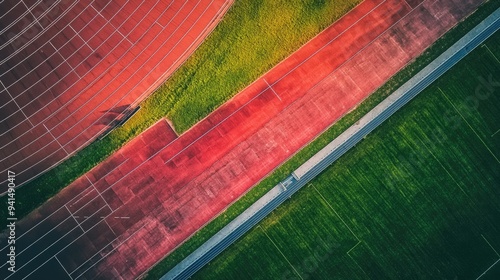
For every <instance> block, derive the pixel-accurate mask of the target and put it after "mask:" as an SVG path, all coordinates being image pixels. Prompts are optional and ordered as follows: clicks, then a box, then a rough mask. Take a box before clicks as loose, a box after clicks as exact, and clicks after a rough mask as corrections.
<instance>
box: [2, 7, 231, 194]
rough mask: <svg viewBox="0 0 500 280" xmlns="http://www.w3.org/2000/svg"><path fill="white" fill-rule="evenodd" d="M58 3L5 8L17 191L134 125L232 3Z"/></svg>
mask: <svg viewBox="0 0 500 280" xmlns="http://www.w3.org/2000/svg"><path fill="white" fill-rule="evenodd" d="M55 2H56V1H54V0H45V1H38V2H37V1H34V0H32V1H3V2H2V3H0V11H2V13H3V14H2V16H1V17H0V28H1V30H0V34H1V35H0V40H1V41H0V44H1V46H0V61H1V63H0V64H1V65H2V66H1V70H0V81H1V83H0V100H1V101H2V102H1V104H0V173H5V172H6V170H12V171H14V172H16V173H17V175H18V176H17V178H16V179H17V183H18V185H20V184H22V183H24V182H26V181H28V180H30V179H32V178H33V177H35V176H37V175H39V174H41V173H43V172H44V171H46V170H48V169H50V168H51V167H53V166H55V165H57V164H58V163H59V162H60V161H61V160H63V159H65V158H67V157H68V156H69V155H71V154H72V153H74V152H75V151H78V150H79V149H81V148H82V147H84V146H86V145H87V144H89V142H90V141H92V140H94V139H95V138H96V137H97V136H98V135H100V134H102V133H103V132H105V131H106V130H107V129H109V128H110V127H112V126H113V125H115V124H116V122H117V121H119V120H121V119H123V118H125V116H126V115H127V113H129V112H130V111H131V109H132V108H134V107H135V106H136V105H137V104H138V102H140V101H141V100H142V99H144V97H146V96H147V95H149V94H150V93H151V92H152V91H153V90H154V89H155V88H156V87H157V86H159V84H160V83H161V82H163V81H164V80H165V79H166V78H167V77H168V76H169V75H170V74H172V72H173V71H174V70H175V69H176V68H177V67H178V66H179V65H180V64H182V63H183V62H184V61H185V59H186V58H187V57H188V56H189V55H190V54H191V53H192V52H193V51H194V50H195V49H196V47H197V46H198V45H199V44H200V43H201V42H202V40H203V39H204V38H205V37H206V36H207V35H208V33H209V32H210V31H211V30H212V29H213V28H214V27H215V25H216V24H217V23H218V22H219V20H220V18H221V16H222V15H223V14H224V13H225V11H226V10H227V9H228V8H229V6H230V4H231V3H232V2H233V1H232V0H193V1H187V0H170V1H160V0H154V1H125V0H120V1H90V0H87V1H68V0H66V1H64V0H63V1H60V3H59V4H56V3H55ZM35 17H36V18H37V19H35ZM0 183H1V185H0V193H3V192H4V191H5V190H6V181H5V178H2V179H0Z"/></svg>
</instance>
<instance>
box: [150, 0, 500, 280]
mask: <svg viewBox="0 0 500 280" xmlns="http://www.w3.org/2000/svg"><path fill="white" fill-rule="evenodd" d="M498 7H500V2H498V1H489V2H487V3H485V4H484V5H482V6H481V7H480V8H479V9H478V10H477V11H476V12H475V13H474V14H473V15H471V16H470V17H469V18H468V19H466V20H465V21H463V22H461V23H460V24H459V25H458V26H457V27H455V28H453V29H452V30H450V31H449V32H448V33H447V34H445V35H444V36H443V37H442V38H440V39H439V40H438V41H436V43H435V44H434V45H433V46H432V47H430V48H429V49H428V50H427V51H425V52H424V54H422V55H421V56H420V57H419V58H417V59H416V60H415V61H414V62H413V63H411V64H409V65H408V66H407V67H406V68H404V69H403V70H401V71H400V72H399V73H397V74H396V75H395V76H394V77H392V78H391V79H390V80H389V81H388V82H387V83H386V84H385V85H384V86H382V87H381V88H379V89H378V90H377V91H376V92H375V93H374V94H372V95H371V96H370V97H369V98H367V99H366V100H365V101H364V102H363V103H362V104H360V105H359V106H358V107H357V108H356V109H355V110H353V111H352V112H350V113H349V114H347V115H346V116H344V117H343V118H342V119H341V120H339V121H338V122H337V123H336V124H335V125H334V126H332V127H331V128H329V129H328V130H327V131H325V133H323V134H322V135H321V136H319V137H318V138H317V139H316V140H314V141H313V142H312V143H311V144H309V145H308V146H307V147H305V148H304V149H303V150H301V151H300V152H299V153H297V155H295V156H294V157H293V158H292V159H290V160H289V161H288V162H286V163H285V164H283V165H282V166H281V167H279V168H278V169H277V170H275V171H274V172H273V173H272V174H271V175H270V176H268V177H267V178H265V179H264V180H263V181H262V182H260V183H259V184H258V185H257V186H255V187H254V188H253V189H252V190H251V191H250V192H249V193H248V194H246V195H245V196H244V197H242V198H241V199H240V200H238V201H237V202H235V203H234V204H233V205H232V206H230V207H229V208H228V210H226V211H225V212H224V213H222V214H221V215H220V216H218V217H217V218H216V219H214V220H213V221H212V222H211V223H209V224H208V225H207V226H205V227H204V228H203V229H201V230H200V231H199V232H197V233H196V234H195V235H194V236H193V237H192V238H191V239H189V240H188V241H187V242H185V243H184V244H183V245H181V246H180V247H179V248H178V249H177V250H175V251H174V252H173V253H172V254H170V255H169V256H168V257H167V258H165V259H164V260H163V261H161V262H160V263H159V264H158V265H157V266H156V267H154V268H153V269H152V270H151V271H150V272H149V274H148V277H146V278H147V279H156V278H158V277H160V276H162V275H163V274H164V273H166V272H167V271H168V270H169V269H171V268H172V267H173V266H175V264H177V263H178V262H179V261H181V260H182V259H183V258H185V257H186V256H187V255H189V254H190V253H191V252H192V251H194V250H195V249H196V248H198V247H199V246H200V245H201V244H203V243H204V242H205V241H206V240H208V239H209V238H210V237H211V236H212V235H214V234H215V233H216V232H217V231H219V230H220V229H221V228H222V227H224V226H225V225H226V224H227V223H228V222H230V221H231V220H232V219H234V218H235V217H236V216H237V215H239V214H240V213H241V212H242V211H244V210H245V209H246V208H247V207H248V206H250V205H251V204H252V203H253V202H254V201H256V200H257V199H258V198H259V197H261V196H262V195H263V194H265V193H266V192H267V191H268V190H269V189H270V188H272V187H273V186H275V185H276V184H277V183H278V182H279V181H280V180H282V179H283V178H285V177H286V176H287V175H288V174H290V172H292V171H293V170H294V169H296V168H297V167H298V166H300V164H302V163H303V162H304V161H305V160H307V159H308V158H309V157H311V156H312V155H313V154H315V153H316V152H317V151H319V150H320V149H321V148H322V147H324V146H325V145H326V144H328V143H329V142H330V141H331V140H332V139H334V138H335V137H336V136H338V135H339V134H340V133H342V132H343V131H344V130H345V129H347V128H348V127H349V126H351V125H352V124H354V123H355V122H356V121H357V120H358V119H359V118H360V117H362V116H363V115H364V114H366V113H367V112H368V111H369V110H371V109H372V108H373V107H375V106H376V105H377V104H378V103H380V102H381V101H382V100H383V99H384V98H386V97H387V96H388V95H389V94H391V93H392V92H393V91H394V90H395V89H397V88H398V87H399V86H401V85H402V84H403V83H405V82H406V81H407V80H408V79H409V78H410V77H412V76H413V75H415V74H416V73H417V72H418V71H420V70H421V69H422V68H423V67H425V66H426V65H427V64H428V63H429V62H431V61H432V60H433V59H435V58H436V57H437V56H439V55H440V54H441V53H442V52H443V51H444V50H446V49H447V48H449V47H450V46H451V45H452V44H453V43H455V42H456V41H457V40H458V39H459V38H461V37H462V36H463V35H465V34H466V33H467V32H468V31H469V30H471V29H472V28H473V27H474V26H476V25H477V24H478V23H479V22H481V21H482V20H483V19H484V18H486V17H487V16H488V15H490V14H491V13H492V12H493V11H494V10H495V9H497V8H498ZM490 48H491V46H490ZM497 135H500V133H498V134H497Z"/></svg>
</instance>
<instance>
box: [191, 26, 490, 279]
mask: <svg viewBox="0 0 500 280" xmlns="http://www.w3.org/2000/svg"><path fill="white" fill-rule="evenodd" d="M496 57H500V33H496V34H494V35H493V37H492V38H490V39H489V40H488V41H487V42H486V43H485V44H484V45H483V46H481V47H479V48H477V49H476V50H474V51H473V52H472V53H471V54H470V55H468V56H467V57H466V58H464V59H463V60H462V61H461V62H459V63H458V64H457V65H456V66H455V67H454V68H452V69H451V70H450V71H449V72H448V73H446V74H445V75H443V76H442V77H441V78H440V79H439V80H438V81H436V82H435V83H434V84H432V85H431V86H430V87H429V88H428V89H426V90H425V91H423V92H422V93H421V94H420V95H419V96H417V97H416V98H415V99H414V100H413V101H411V102H410V103H409V104H408V105H407V106H405V107H404V108H403V109H401V110H400V111H399V112H398V113H396V114H395V115H394V116H392V117H391V118H390V119H389V120H388V121H387V122H386V123H384V124H383V125H381V126H380V127H379V128H378V129H376V130H375V131H374V132H373V133H372V134H370V135H369V136H368V137H366V139H365V140H363V141H362V142H361V143H359V144H358V145H357V146H356V147H355V148H353V149H352V150H351V151H349V152H348V153H346V154H345V155H344V156H343V157H342V158H340V159H339V160H338V161H337V162H336V163H334V164H333V165H332V166H331V167H329V168H328V169H327V170H325V172H323V173H322V174H321V175H320V176H318V177H317V178H316V179H314V180H313V181H312V182H311V184H309V185H308V186H306V187H305V188H304V189H302V190H301V191H299V193H297V195H296V196H294V197H292V199H291V200H289V201H287V202H286V203H285V204H283V205H282V206H281V207H280V208H278V209H277V210H276V211H275V212H274V213H272V215H270V216H269V217H267V218H266V219H265V220H264V221H263V222H261V223H260V225H258V226H257V227H256V228H254V229H253V230H252V231H251V232H249V233H248V234H246V235H245V236H244V237H243V238H242V239H241V240H239V241H238V242H236V243H235V244H234V245H232V246H231V247H230V248H229V249H228V250H227V251H225V252H223V253H222V254H221V255H220V256H219V257H218V258H216V259H215V260H214V261H212V262H211V263H210V265H208V266H206V267H205V268H203V269H202V270H201V271H200V272H199V273H198V274H196V275H195V277H194V279H234V277H235V276H238V279H307V278H311V279H476V278H478V277H479V276H480V275H482V274H483V273H485V272H486V273H485V274H484V276H483V277H484V279H498V276H500V275H499V274H498V273H499V269H498V266H500V264H498V262H497V261H498V260H499V259H500V223H499V221H500V189H499V188H498V186H500V161H499V158H500V141H499V139H500V133H498V130H499V129H500V125H499V123H498V116H499V114H500V109H499V108H500V95H499V93H500V62H499V61H498V60H497V59H496ZM324 240H333V241H331V245H330V246H329V247H328V245H326V244H325V242H324ZM269 242H272V243H271V244H269ZM270 255H272V257H269V258H266V257H264V256H270ZM257 256H263V257H261V258H259V257H257ZM496 262H497V265H495V266H493V267H492V268H491V269H489V268H490V267H491V266H492V265H493V264H495V263H496ZM488 269H489V270H488ZM495 274H496V275H495Z"/></svg>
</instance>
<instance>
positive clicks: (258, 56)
mask: <svg viewBox="0 0 500 280" xmlns="http://www.w3.org/2000/svg"><path fill="white" fill-rule="evenodd" d="M359 2H361V0H328V1H324V0H304V1H287V0H273V1H267V0H236V1H235V3H234V4H233V6H232V7H231V9H230V10H229V11H228V13H227V14H226V15H225V17H224V19H223V20H222V21H221V22H220V23H219V25H218V26H217V27H216V28H215V30H214V31H213V32H212V34H210V36H209V37H208V38H207V39H206V40H205V42H204V43H203V44H202V45H201V46H200V47H199V49H198V50H196V52H195V53H194V54H193V55H192V56H191V57H190V58H189V59H188V60H187V61H186V62H185V63H184V65H182V66H181V67H180V68H179V69H178V71H177V72H175V73H174V74H173V75H172V76H171V77H170V78H169V80H168V81H167V82H166V83H165V84H164V85H162V86H161V87H160V88H159V89H158V90H157V91H155V92H154V93H153V94H152V95H151V96H150V97H149V98H147V99H146V100H145V101H144V102H143V103H142V104H141V110H139V112H138V113H137V114H136V115H134V116H133V117H132V118H131V119H130V120H129V121H128V122H127V123H126V124H125V125H124V126H123V127H120V128H118V129H116V130H115V131H113V132H112V133H111V134H109V135H108V136H107V137H105V138H104V139H103V140H101V141H98V142H94V143H92V144H90V145H89V146H88V147H86V148H85V149H83V150H82V151H80V152H79V153H77V154H76V155H75V156H73V157H71V158H70V159H68V160H66V161H65V162H63V163H62V164H60V165H59V166H57V167H56V168H54V169H52V170H51V171H49V172H47V173H45V174H44V175H42V176H40V177H39V178H37V179H35V180H34V181H32V182H30V183H28V184H26V185H25V186H23V187H21V188H20V189H19V190H18V191H17V193H16V215H17V218H18V219H20V218H22V217H24V216H25V215H27V214H28V213H29V212H31V211H33V210H34V209H35V208H36V207H38V206H40V205H41V204H42V203H44V202H45V201H46V200H47V199H49V198H51V197H52V196H54V195H55V194H56V193H57V192H59V191H60V190H61V189H62V188H64V187H65V186H67V185H68V184H70V183H71V182H72V181H73V180H75V179H76V178H78V177H79V176H81V175H83V174H84V173H85V172H87V171H88V170H90V169H91V168H92V167H94V166H96V165H97V164H98V163H99V162H101V161H103V160H104V159H105V158H106V157H108V156H109V155H111V153H113V152H114V151H116V150H117V149H118V148H120V147H121V146H122V145H124V144H125V143H126V142H127V141H129V140H130V139H132V138H133V137H134V136H136V135H138V134H139V133H141V132H142V131H144V130H145V129H147V128H148V127H149V126H151V125H152V124H154V123H155V122H156V121H158V120H159V119H161V118H163V117H165V116H166V117H167V118H169V119H170V120H172V122H173V124H174V126H175V128H176V130H177V132H179V133H182V132H183V131H186V130H187V129H189V128H190V127H191V126H193V125H194V124H195V123H196V122H197V121H199V120H200V119H202V118H204V117H205V116H207V115H208V114H209V113H210V112H212V111H213V110H214V109H215V108H217V107H218V106H220V105H221V104H223V103H224V102H225V101H226V100H228V99H230V98H231V97H232V96H234V95H235V94H236V93H238V92H239V91H240V90H241V89H243V88H244V87H245V86H247V85H249V84H250V83H251V82H253V81H254V80H255V79H257V78H258V77H259V76H261V75H262V74H263V73H265V72H266V71H268V70H269V69H271V68H272V67H273V66H274V65H276V64H277V63H278V62H280V61H281V60H283V59H284V58H285V57H286V56H288V55H290V54H291V53H293V52H294V51H295V50H296V49H298V48H299V47H300V46H302V45H303V44H304V43H305V42H306V41H307V40H309V39H311V38H312V37H313V36H315V35H316V34H317V33H319V32H320V31H321V30H323V29H325V28H326V27H327V26H328V25H330V24H331V23H332V22H333V21H335V20H336V19H338V18H340V17H341V16H342V15H344V14H345V13H346V12H347V11H349V10H350V9H352V8H353V7H354V6H355V5H356V4H357V3H359ZM14 171H15V170H14ZM0 202H1V203H0V204H1V205H4V207H0V216H2V217H6V216H7V213H6V211H7V206H6V203H7V198H6V197H3V198H1V199H0ZM5 227H6V221H5V219H2V221H1V227H0V228H2V229H5Z"/></svg>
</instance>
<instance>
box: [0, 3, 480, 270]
mask: <svg viewBox="0 0 500 280" xmlns="http://www.w3.org/2000/svg"><path fill="white" fill-rule="evenodd" d="M480 3H481V1H479V0H469V1H466V2H464V1H459V0H454V1H449V0H437V1H433V0H431V1H424V2H423V3H422V4H421V5H414V7H415V8H411V7H412V6H410V5H408V3H407V2H405V1H404V0H388V1H382V0H367V1H365V2H363V3H362V4H360V5H359V6H358V7H357V8H355V9H354V10H353V11H351V12H350V13H349V14H348V15H347V16H345V17H344V18H342V19H341V20H339V21H338V22H337V23H335V24H334V25H332V26H331V27H329V28H327V29H326V30H325V31H324V32H322V33H321V34H319V35H318V36H317V37H315V38H314V39H313V40H312V41H310V42H309V43H307V44H306V45H305V46H304V47H302V48H301V49H299V50H298V51H297V52H295V53H294V54H293V55H291V56H290V57H289V58H287V59H286V60H285V61H283V62H282V63H280V64H279V65H277V66H276V67H275V68H273V69H272V70H271V71H269V72H268V73H266V74H265V75H264V76H262V77H261V78H259V79H258V80H257V81H255V82H254V83H253V84H252V85H250V86H249V87H247V88H246V89H245V90H243V91H242V92H240V93H239V94H238V95H237V96H235V97H234V98H233V99H231V100H230V101H228V102H227V103H225V104H224V105H223V106H221V107H220V108H219V109H217V110H216V111H215V112H214V113H212V114H211V115H209V116H208V117H207V118H206V119H204V120H203V121H201V122H200V123H198V124H197V125H196V126H194V127H193V128H192V129H190V130H189V131H187V132H186V133H184V134H183V135H181V136H180V137H178V138H175V137H174V135H173V133H172V131H171V130H170V129H169V127H168V126H167V125H166V124H165V122H163V121H162V122H159V123H158V124H157V125H155V126H154V127H152V128H151V129H150V130H148V131H147V132H145V133H144V134H142V135H141V136H140V138H139V139H135V140H134V142H133V143H131V144H129V145H127V147H125V148H123V149H122V150H120V151H118V152H117V153H116V154H115V155H113V156H112V157H110V158H109V159H108V160H107V161H106V162H105V163H103V164H101V165H99V166H98V167H97V168H95V169H93V170H92V171H91V172H89V173H88V174H87V175H85V176H84V177H82V178H80V179H78V180H77V181H76V182H75V183H73V184H72V185H71V186H69V187H68V188H66V189H65V190H64V191H63V192H61V194H59V195H58V196H57V197H56V198H54V199H53V200H51V201H50V202H48V203H47V204H45V205H44V206H43V207H41V208H40V209H38V210H37V211H36V212H34V213H32V214H31V215H30V216H29V217H28V218H27V219H24V220H23V221H22V222H21V223H20V229H19V232H20V233H22V232H25V231H26V230H28V229H30V228H34V230H32V231H31V232H29V233H27V234H26V237H21V238H20V240H19V242H22V243H23V244H33V247H34V248H32V249H30V250H29V251H27V252H28V253H23V254H21V255H20V256H22V257H25V258H29V257H31V256H32V255H36V254H37V252H39V251H36V250H43V249H44V248H46V247H47V245H46V244H51V243H50V242H52V243H54V242H55V243H54V244H55V245H54V246H51V247H49V248H48V250H49V251H50V252H51V255H47V256H45V257H44V258H42V257H40V256H39V257H37V258H35V259H34V261H33V262H32V264H33V263H37V265H40V264H41V263H43V262H42V261H40V260H42V259H44V260H45V261H47V263H46V264H45V266H44V267H43V268H42V269H40V270H38V271H42V272H43V271H45V270H46V268H45V267H47V266H55V267H54V268H53V269H54V270H58V271H61V269H63V268H64V270H66V271H68V273H70V274H71V276H72V277H73V278H76V277H78V276H80V277H81V278H79V279H110V278H119V277H123V278H124V279H131V278H134V277H136V276H138V275H140V274H141V273H143V272H144V271H146V270H147V269H148V268H149V267H150V266H151V265H153V264H154V263H155V262H157V261H159V260H160V259H161V258H162V257H164V256H165V255H166V254H168V253H169V252H171V251H172V250H173V249H174V248H176V247H177V246H179V245H180V244H181V243H182V242H184V241H185V240H186V239H187V238H188V237H189V236H191V235H192V234H194V233H195V232H196V231H197V230H198V229H200V228H201V227H202V226H203V225H204V224H206V223H207V222H209V221H210V220H211V219H213V218H214V217H215V216H216V215H217V214H219V213H220V212H221V211H223V210H224V209H225V208H227V207H228V206H229V205H230V204H231V203H233V202H234V201H235V200H236V199H237V198H238V197H240V196H241V195H243V194H244V193H245V192H247V191H248V190H249V189H250V188H251V187H252V186H253V185H254V184H255V183H257V182H258V181H259V180H261V179H262V178H263V177H264V176H265V175H266V174H268V173H269V172H271V171H272V170H273V169H274V168H276V167H277V166H278V165H279V164H281V163H282V162H283V161H284V160H286V159H287V158H288V157H290V156H291V155H292V154H294V153H295V152H297V151H298V150H299V149H300V148H301V147H303V146H304V145H305V144H307V143H308V142H309V141H311V140H312V139H313V138H314V137H316V136H317V135H318V134H319V133H321V132H322V131H323V130H325V129H326V128H327V127H329V126H330V125H331V124H332V123H333V122H335V121H336V120H337V119H338V118H340V117H341V116H342V115H344V114H346V113H347V112H348V111H349V110H351V109H352V108H354V107H355V106H356V105H357V104H359V102H361V101H362V100H363V99H364V98H366V97H367V96H369V95H370V94H371V93H372V92H373V91H374V90H375V89H376V88H377V87H379V86H380V85H382V84H383V83H384V81H386V80H387V79H388V78H389V77H390V76H391V75H393V74H394V73H396V72H397V71H398V70H399V69H400V68H401V67H403V66H404V65H405V64H406V63H408V62H409V61H410V60H411V59H413V58H414V57H415V56H417V55H418V54H420V53H421V52H422V51H423V50H424V49H425V48H426V47H428V46H429V45H430V44H431V43H432V42H433V41H435V40H436V39H437V38H438V37H439V36H441V35H442V34H443V33H444V32H445V31H447V30H448V29H449V28H451V27H452V26H453V25H454V24H455V23H456V22H457V21H458V20H460V19H462V18H463V17H464V16H465V15H467V14H468V13H470V12H472V11H473V10H474V9H475V7H477V5H479V4H480ZM174 138H175V139H174ZM135 145H137V146H135ZM131 147H132V148H131ZM70 212H71V213H72V216H71V215H69V213H70ZM47 215H50V216H49V218H48V219H47V220H43V219H44V218H45V217H47ZM39 221H42V222H41V223H40V224H39V225H38V226H37V227H34V225H35V224H36V223H38V222H39ZM51 228H55V229H56V230H55V231H54V232H52V233H49V234H47V235H46V236H45V237H44V238H46V237H47V236H52V237H51V238H52V239H51V240H50V241H49V243H44V244H45V245H43V244H39V243H38V242H34V240H37V238H40V236H41V235H43V234H44V233H45V232H46V231H44V230H47V229H51ZM71 229H72V231H70V230H71ZM83 232H84V233H83ZM63 233H64V234H66V233H68V235H67V236H65V237H64V238H68V239H69V240H72V241H73V240H74V242H73V243H70V242H68V241H65V240H59V241H54V240H57V238H60V237H61V236H63ZM72 241H71V242H72ZM68 243H69V245H68V246H67V247H64V246H65V244H68ZM3 244H5V242H3ZM37 244H39V245H37ZM22 246H23V245H22ZM24 246H26V245H24ZM38 247H40V248H38ZM0 253H1V254H4V252H3V251H2V252H0ZM24 254H25V255H24ZM30 254H31V256H30ZM23 255H24V256H23ZM52 256H55V258H57V260H58V261H59V263H60V264H59V265H57V262H53V261H52V260H53V259H54V258H51V257H52ZM37 265H30V266H32V267H31V268H30V269H29V270H26V271H33V270H34V268H36V266H37ZM20 273H21V275H22V273H29V272H23V268H21V270H20ZM36 273H37V272H36V271H35V273H33V275H36Z"/></svg>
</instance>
